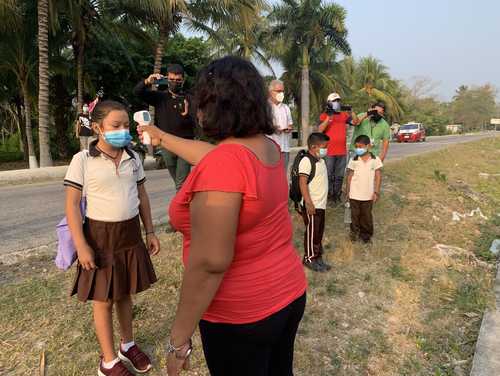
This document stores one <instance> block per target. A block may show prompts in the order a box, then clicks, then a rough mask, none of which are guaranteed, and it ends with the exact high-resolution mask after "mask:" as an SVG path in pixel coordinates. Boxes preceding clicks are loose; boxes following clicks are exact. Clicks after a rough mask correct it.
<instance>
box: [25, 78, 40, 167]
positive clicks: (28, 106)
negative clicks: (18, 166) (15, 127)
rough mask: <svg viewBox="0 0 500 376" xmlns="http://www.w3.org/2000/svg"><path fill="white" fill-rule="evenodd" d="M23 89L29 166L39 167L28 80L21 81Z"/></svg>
mask: <svg viewBox="0 0 500 376" xmlns="http://www.w3.org/2000/svg"><path fill="white" fill-rule="evenodd" d="M21 85H22V90H23V101H24V118H25V119H24V120H25V122H26V140H27V143H28V162H29V168H38V162H37V160H36V155H35V148H34V146H33V132H32V131H31V104H30V98H29V96H28V84H27V83H26V82H23V83H21Z"/></svg>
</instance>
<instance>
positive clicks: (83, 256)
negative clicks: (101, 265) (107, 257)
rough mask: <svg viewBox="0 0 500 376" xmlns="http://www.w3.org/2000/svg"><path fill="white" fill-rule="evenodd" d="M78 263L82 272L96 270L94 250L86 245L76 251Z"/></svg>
mask: <svg viewBox="0 0 500 376" xmlns="http://www.w3.org/2000/svg"><path fill="white" fill-rule="evenodd" d="M77 254H78V262H79V263H80V265H81V266H82V268H83V269H84V270H93V269H97V266H96V264H95V259H94V250H93V249H92V248H90V247H89V246H88V245H85V246H84V247H82V248H80V249H79V250H77Z"/></svg>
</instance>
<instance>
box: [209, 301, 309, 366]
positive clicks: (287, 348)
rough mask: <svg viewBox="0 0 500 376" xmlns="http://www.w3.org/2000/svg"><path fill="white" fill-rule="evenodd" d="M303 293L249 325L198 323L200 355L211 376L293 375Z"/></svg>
mask: <svg viewBox="0 0 500 376" xmlns="http://www.w3.org/2000/svg"><path fill="white" fill-rule="evenodd" d="M305 305H306V294H305V293H304V295H302V296H301V297H300V298H298V299H296V300H295V301H293V302H292V303H290V304H289V305H288V306H286V307H285V308H283V309H282V310H280V311H278V312H276V313H275V314H273V315H271V316H269V317H267V318H265V319H264V320H261V321H257V322H255V323H251V324H240V325H235V324H214V323H210V322H208V321H205V320H201V321H200V333H201V340H202V343H203V352H204V353H205V359H206V361H207V365H208V369H209V370H210V375H212V376H292V375H293V347H294V342H295V335H296V334H297V328H298V327H299V323H300V320H301V319H302V315H303V314H304V308H305Z"/></svg>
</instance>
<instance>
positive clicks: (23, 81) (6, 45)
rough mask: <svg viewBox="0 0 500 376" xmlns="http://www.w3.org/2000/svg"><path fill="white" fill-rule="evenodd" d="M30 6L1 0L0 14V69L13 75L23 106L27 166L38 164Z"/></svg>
mask: <svg viewBox="0 0 500 376" xmlns="http://www.w3.org/2000/svg"><path fill="white" fill-rule="evenodd" d="M33 5H34V4H32V3H31V2H29V1H16V2H3V3H0V14H2V16H3V17H4V18H5V20H6V22H5V23H3V24H1V25H0V31H1V32H2V38H1V39H0V70H2V71H4V72H8V73H10V74H12V75H13V76H14V77H15V78H16V81H17V83H18V84H19V90H20V94H21V97H22V98H23V106H24V121H25V128H26V143H27V147H28V162H29V168H37V167H38V162H37V158H36V155H35V147H34V144H33V133H32V125H31V117H32V110H31V101H32V98H31V84H32V83H33V82H32V77H33V71H34V69H35V66H36V56H35V48H36V45H35V43H34V40H33V35H35V32H36V31H35V29H34V27H33V26H34V25H36V9H35V8H34V6H33Z"/></svg>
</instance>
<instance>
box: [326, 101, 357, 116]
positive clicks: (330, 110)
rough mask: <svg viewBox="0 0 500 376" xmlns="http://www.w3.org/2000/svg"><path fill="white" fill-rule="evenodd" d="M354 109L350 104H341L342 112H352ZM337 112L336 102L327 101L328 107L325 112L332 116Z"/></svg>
mask: <svg viewBox="0 0 500 376" xmlns="http://www.w3.org/2000/svg"><path fill="white" fill-rule="evenodd" d="M351 111H352V106H349V105H347V104H346V105H342V106H340V112H351ZM335 112H339V111H338V110H335V108H334V102H327V103H326V109H325V113H326V114H327V115H328V116H330V115H333V114H334V113H335Z"/></svg>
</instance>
